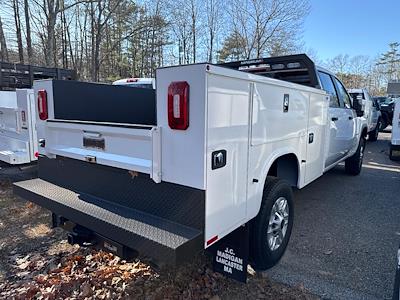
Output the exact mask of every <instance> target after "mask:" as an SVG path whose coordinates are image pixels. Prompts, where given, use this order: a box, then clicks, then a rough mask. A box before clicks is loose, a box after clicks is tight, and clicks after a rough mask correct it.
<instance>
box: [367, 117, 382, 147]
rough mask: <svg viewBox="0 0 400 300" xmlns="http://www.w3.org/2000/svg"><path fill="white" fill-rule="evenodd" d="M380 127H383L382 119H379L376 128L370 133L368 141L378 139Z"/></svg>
mask: <svg viewBox="0 0 400 300" xmlns="http://www.w3.org/2000/svg"><path fill="white" fill-rule="evenodd" d="M379 128H381V120H378V123H377V124H376V126H375V129H374V130H372V131H371V132H370V133H368V141H371V142H375V141H376V140H377V139H378V135H379Z"/></svg>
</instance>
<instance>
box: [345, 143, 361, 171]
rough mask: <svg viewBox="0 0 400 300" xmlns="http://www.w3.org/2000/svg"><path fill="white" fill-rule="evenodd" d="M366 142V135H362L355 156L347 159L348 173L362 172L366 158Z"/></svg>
mask: <svg viewBox="0 0 400 300" xmlns="http://www.w3.org/2000/svg"><path fill="white" fill-rule="evenodd" d="M365 144H366V141H365V137H361V138H360V142H359V143H358V148H357V151H356V153H354V154H353V156H351V157H349V158H348V159H346V161H345V165H344V166H345V170H346V173H347V174H350V175H358V174H360V172H361V169H362V162H363V158H364V150H365Z"/></svg>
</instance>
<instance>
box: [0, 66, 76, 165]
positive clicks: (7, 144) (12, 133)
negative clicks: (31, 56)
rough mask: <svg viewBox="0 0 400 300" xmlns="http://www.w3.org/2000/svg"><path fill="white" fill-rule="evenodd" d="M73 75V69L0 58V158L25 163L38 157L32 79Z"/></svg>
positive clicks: (35, 105)
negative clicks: (1, 60)
mask: <svg viewBox="0 0 400 300" xmlns="http://www.w3.org/2000/svg"><path fill="white" fill-rule="evenodd" d="M73 76H74V74H73V72H72V71H70V70H64V69H56V68H44V67H36V66H30V65H22V64H10V63H6V62H0V161H2V162H5V163H7V164H10V165H22V164H27V163H31V162H33V161H36V160H37V156H38V142H37V135H36V107H37V104H36V99H35V97H34V95H33V89H31V87H32V85H33V80H35V79H43V78H59V79H72V77H73Z"/></svg>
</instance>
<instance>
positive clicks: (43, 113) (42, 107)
mask: <svg viewBox="0 0 400 300" xmlns="http://www.w3.org/2000/svg"><path fill="white" fill-rule="evenodd" d="M37 100H38V112H39V118H40V120H47V119H48V117H49V113H48V110H47V93H46V91H45V90H39V91H38V99H37Z"/></svg>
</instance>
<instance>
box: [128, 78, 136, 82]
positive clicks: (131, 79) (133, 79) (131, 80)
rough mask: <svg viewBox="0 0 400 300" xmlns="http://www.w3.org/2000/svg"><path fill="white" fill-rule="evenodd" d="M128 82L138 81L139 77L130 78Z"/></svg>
mask: <svg viewBox="0 0 400 300" xmlns="http://www.w3.org/2000/svg"><path fill="white" fill-rule="evenodd" d="M126 82H138V79H137V78H128V79H127V80H126Z"/></svg>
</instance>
